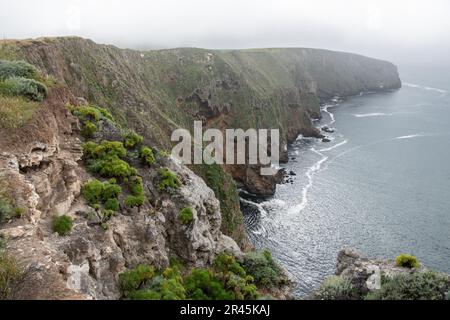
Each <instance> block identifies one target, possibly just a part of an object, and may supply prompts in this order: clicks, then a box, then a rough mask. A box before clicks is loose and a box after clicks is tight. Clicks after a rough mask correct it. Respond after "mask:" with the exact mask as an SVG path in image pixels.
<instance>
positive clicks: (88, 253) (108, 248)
mask: <svg viewBox="0 0 450 320" xmlns="http://www.w3.org/2000/svg"><path fill="white" fill-rule="evenodd" d="M66 103H76V99H75V98H74V96H73V95H72V94H71V93H70V91H68V90H67V89H65V88H54V89H52V90H51V93H50V96H49V97H48V98H47V99H46V100H45V103H44V104H43V105H42V106H41V108H40V109H39V112H37V113H36V114H35V116H34V117H33V118H32V119H31V120H30V121H29V122H28V123H27V124H26V125H25V126H24V127H23V128H20V129H18V130H17V132H10V133H9V134H5V133H6V132H5V131H4V130H3V129H0V130H1V133H2V134H1V137H2V138H1V140H0V149H1V150H2V152H1V154H0V169H1V171H0V178H1V181H2V187H5V188H7V189H8V192H9V195H10V197H11V198H13V199H14V200H15V204H16V206H18V207H21V208H24V209H26V210H25V212H24V213H23V214H22V217H21V218H16V219H13V220H11V221H10V222H9V223H5V224H3V225H1V226H0V233H1V234H2V235H4V236H5V237H6V238H7V251H8V252H10V253H13V254H14V257H15V259H16V260H17V261H18V262H19V264H20V265H21V266H22V267H23V268H24V270H26V273H25V277H24V279H23V280H22V281H21V282H20V284H19V285H18V286H17V287H15V288H14V290H13V292H12V295H11V297H12V298H15V299H115V298H119V297H120V292H119V288H118V282H117V279H118V274H119V273H120V272H122V271H124V270H125V269H126V268H132V267H135V266H136V265H138V264H142V263H148V264H151V265H153V266H155V267H157V268H164V267H167V266H168V265H169V259H170V258H171V257H177V258H179V259H181V260H182V261H183V262H184V263H185V264H186V265H188V266H196V267H203V266H208V265H211V263H212V262H213V260H214V258H215V257H216V255H217V254H218V253H220V252H224V251H225V252H229V253H232V254H233V255H235V256H237V257H240V256H241V254H242V253H241V249H240V248H239V246H238V245H237V244H236V242H235V241H234V240H233V239H231V238H229V237H228V236H226V235H224V234H222V232H221V230H220V229H221V221H222V216H221V211H220V203H219V201H218V200H217V199H216V197H215V195H214V192H213V191H212V190H211V189H210V188H209V187H208V186H207V185H206V184H205V182H204V181H203V180H202V179H201V178H199V177H198V176H197V175H195V174H194V173H193V172H192V171H191V170H189V169H188V168H186V167H185V166H183V165H180V164H178V163H177V162H176V161H174V160H172V159H170V158H167V159H164V160H161V161H164V166H165V167H168V168H170V169H171V170H172V171H173V172H175V173H176V174H177V176H178V177H180V179H181V180H182V186H181V187H180V188H179V189H178V190H177V191H176V192H175V194H171V195H168V194H164V193H161V192H159V191H158V190H157V188H156V187H155V184H154V181H155V179H156V178H157V172H156V170H148V169H147V170H144V169H142V170H140V175H141V176H142V178H143V181H144V188H145V193H146V196H147V198H148V200H149V201H148V203H147V204H145V205H143V206H141V207H139V208H133V209H126V208H122V209H121V211H120V213H119V214H117V215H116V216H114V217H113V218H111V220H110V221H109V223H108V228H107V230H103V228H102V227H101V226H100V223H99V221H95V212H94V209H93V208H92V207H89V206H87V204H86V202H85V201H84V199H83V197H80V196H79V195H80V188H81V185H82V184H83V183H84V182H86V181H87V180H89V179H92V176H91V175H90V174H89V173H88V172H87V171H86V169H85V167H84V165H83V162H82V161H80V160H81V157H82V148H81V143H82V141H81V140H82V138H81V137H80V136H79V125H78V120H77V119H76V118H75V117H73V116H72V114H71V113H70V111H69V109H68V108H67V107H66ZM113 132H114V130H113V129H112V128H109V127H108V128H106V129H105V133H104V134H105V135H108V134H112V133H113ZM4 183H6V184H7V186H6V185H4ZM184 207H190V208H192V211H193V219H192V222H191V223H189V224H188V225H186V224H183V223H182V222H181V221H180V219H179V217H178V215H179V212H180V210H181V209H182V208H184ZM59 215H68V216H70V217H71V218H72V219H73V221H74V226H73V229H72V231H71V233H70V234H69V235H68V236H65V237H61V236H58V235H57V234H56V233H54V232H53V229H52V220H53V218H54V217H55V216H59Z"/></svg>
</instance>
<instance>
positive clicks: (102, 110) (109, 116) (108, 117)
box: [95, 107, 114, 122]
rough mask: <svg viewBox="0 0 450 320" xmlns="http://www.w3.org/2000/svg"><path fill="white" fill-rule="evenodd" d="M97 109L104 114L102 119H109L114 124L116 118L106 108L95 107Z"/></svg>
mask: <svg viewBox="0 0 450 320" xmlns="http://www.w3.org/2000/svg"><path fill="white" fill-rule="evenodd" d="M95 108H96V109H97V110H98V111H99V112H100V113H101V114H102V117H103V118H104V119H108V120H110V121H112V122H114V117H113V116H112V114H111V113H110V112H109V111H108V110H107V109H106V108H101V107H95Z"/></svg>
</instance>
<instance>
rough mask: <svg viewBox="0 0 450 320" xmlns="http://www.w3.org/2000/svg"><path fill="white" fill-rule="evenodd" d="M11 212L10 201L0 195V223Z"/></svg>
mask: <svg viewBox="0 0 450 320" xmlns="http://www.w3.org/2000/svg"><path fill="white" fill-rule="evenodd" d="M12 212H13V208H12V206H11V203H10V201H9V200H8V199H6V198H4V197H2V196H1V195H0V223H2V222H3V220H4V219H6V218H7V217H9V216H10V215H11V213H12Z"/></svg>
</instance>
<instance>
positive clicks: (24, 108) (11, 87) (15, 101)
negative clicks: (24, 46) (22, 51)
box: [0, 60, 48, 129]
mask: <svg viewBox="0 0 450 320" xmlns="http://www.w3.org/2000/svg"><path fill="white" fill-rule="evenodd" d="M44 82H45V81H44V80H43V78H42V77H41V75H40V74H39V72H38V71H37V69H36V68H35V67H34V66H33V65H31V64H29V63H27V62H24V61H15V60H14V61H9V60H0V105H1V106H2V107H1V108H0V128H8V129H16V128H19V127H21V126H22V125H24V124H25V123H26V122H27V121H28V120H29V119H31V117H32V116H33V114H34V112H35V111H36V110H37V109H38V108H39V103H38V102H41V101H42V100H43V99H44V98H45V97H46V96H47V93H48V89H47V86H46V85H45V84H44Z"/></svg>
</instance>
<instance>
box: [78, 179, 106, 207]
mask: <svg viewBox="0 0 450 320" xmlns="http://www.w3.org/2000/svg"><path fill="white" fill-rule="evenodd" d="M103 190H104V184H103V183H102V182H100V181H98V180H97V179H94V180H91V181H89V182H87V183H86V184H84V186H83V187H82V188H81V194H82V195H83V197H84V198H85V199H86V201H87V202H88V203H89V204H90V205H93V204H98V203H101V202H102V201H103Z"/></svg>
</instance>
